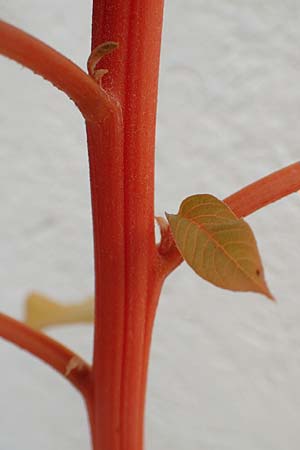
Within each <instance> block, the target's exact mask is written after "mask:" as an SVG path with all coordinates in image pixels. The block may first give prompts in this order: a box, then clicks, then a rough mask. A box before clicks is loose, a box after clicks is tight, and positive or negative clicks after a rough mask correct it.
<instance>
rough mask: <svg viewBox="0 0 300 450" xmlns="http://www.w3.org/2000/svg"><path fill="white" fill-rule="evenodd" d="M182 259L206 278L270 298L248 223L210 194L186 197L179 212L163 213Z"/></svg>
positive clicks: (234, 288) (221, 284)
mask: <svg viewBox="0 0 300 450" xmlns="http://www.w3.org/2000/svg"><path fill="white" fill-rule="evenodd" d="M166 216H167V219H168V221H169V224H170V227H171V231H172V234H173V237H174V240H175V243H176V246H177V247H178V250H179V251H180V253H181V255H182V257H183V258H184V259H185V261H186V262H187V263H188V264H189V265H190V266H191V267H192V269H194V271H195V272H196V273H197V274H198V275H200V276H201V277H202V278H204V279H205V280H207V281H209V282H211V283H213V284H214V285H216V286H219V287H222V288H224V289H230V290H233V291H253V292H258V293H260V294H264V295H266V296H267V297H268V298H270V299H273V297H272V295H271V293H270V291H269V289H268V287H267V285H266V282H265V279H264V270H263V266H262V263H261V259H260V256H259V252H258V248H257V244H256V241H255V237H254V234H253V232H252V230H251V228H250V226H249V225H248V224H247V223H246V222H245V221H244V220H243V219H239V218H238V217H237V216H236V215H235V214H234V213H233V211H231V209H230V208H229V207H228V206H227V205H225V203H223V202H222V201H221V200H218V199H217V198H216V197H214V196H213V195H208V194H199V195H192V196H191V197H188V198H186V199H185V200H184V201H183V202H182V203H181V205H180V209H179V212H178V214H166Z"/></svg>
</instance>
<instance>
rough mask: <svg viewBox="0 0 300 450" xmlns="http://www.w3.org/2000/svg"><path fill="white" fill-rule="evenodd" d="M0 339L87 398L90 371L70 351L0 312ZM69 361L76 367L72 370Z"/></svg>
mask: <svg viewBox="0 0 300 450" xmlns="http://www.w3.org/2000/svg"><path fill="white" fill-rule="evenodd" d="M0 336H1V337H2V338H4V339H6V340H7V341H9V342H12V343H13V344H16V345H18V346H19V347H21V348H22V349H24V350H27V351H28V352H30V353H31V354H32V355H34V356H36V357H37V358H39V359H41V360H42V361H44V362H45V363H47V364H49V365H50V366H51V367H52V368H53V369H55V370H56V371H57V372H59V373H60V374H61V375H62V376H63V377H64V378H66V379H67V380H68V381H70V383H72V384H73V386H75V387H76V389H78V390H79V392H81V394H82V395H83V396H84V398H85V399H86V400H88V399H89V397H90V395H91V391H90V388H91V386H90V377H91V368H90V366H89V365H88V364H87V363H86V362H84V361H83V360H81V358H79V356H77V355H76V354H75V353H73V352H72V351H71V350H69V349H68V348H66V347H64V346H63V345H62V344H60V343H58V342H57V341H55V340H54V339H51V338H50V337H48V336H46V335H45V334H43V333H40V332H39V331H36V330H33V329H32V328H30V327H28V326H27V325H25V324H23V323H22V322H19V321H18V320H15V319H13V318H11V317H9V316H7V315H6V314H3V313H0ZM70 361H78V362H79V363H80V364H79V365H78V367H75V366H74V368H73V369H72V367H73V365H72V362H71V365H70Z"/></svg>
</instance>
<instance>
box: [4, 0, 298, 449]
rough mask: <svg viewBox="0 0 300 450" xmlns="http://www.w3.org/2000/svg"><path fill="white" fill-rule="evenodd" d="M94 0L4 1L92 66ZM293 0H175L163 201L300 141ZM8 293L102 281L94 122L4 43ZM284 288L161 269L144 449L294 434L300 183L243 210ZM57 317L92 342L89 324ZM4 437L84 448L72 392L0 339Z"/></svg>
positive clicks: (35, 29) (22, 20)
mask: <svg viewBox="0 0 300 450" xmlns="http://www.w3.org/2000/svg"><path fill="white" fill-rule="evenodd" d="M90 12H91V2H90V1H86V0H76V2H74V1H71V0H65V1H61V0H52V1H51V2H50V1H48V0H43V1H38V0H13V1H7V0H0V15H1V17H2V18H4V19H6V20H8V21H9V22H11V23H13V24H15V25H17V26H20V27H22V28H24V29H25V30H26V31H29V32H31V33H32V34H34V35H35V36H37V37H39V38H40V39H43V40H45V41H46V42H47V43H49V44H50V45H52V46H53V47H56V48H57V49H59V50H60V51H61V52H62V53H64V54H66V55H67V56H69V57H70V58H72V59H74V60H75V62H76V63H78V64H79V65H81V66H82V67H84V66H85V62H86V59H87V55H88V53H89V35H90ZM299 22H300V2H299V1H296V0H285V1H279V0H266V1H262V0H261V1H259V0H241V1H238V2H237V1H234V0H224V1H218V0H210V1H205V0H184V1H183V0H172V1H171V0H169V1H167V4H166V8H165V26H164V35H163V47H162V63H161V75H160V97H159V112H158V129H157V159H156V212H157V214H159V215H162V214H163V212H164V211H165V210H167V211H170V212H175V211H177V209H178V206H179V204H180V202H181V200H182V199H183V198H185V197H186V196H188V195H191V194H194V193H206V192H208V193H212V194H215V195H217V196H219V197H220V198H223V197H225V196H227V195H229V194H230V193H232V192H234V191H235V190H237V189H238V188H240V187H242V186H243V185H245V184H247V183H249V182H251V181H254V180H255V179H256V178H259V177H261V176H263V175H265V174H267V173H269V172H271V171H273V170H276V169H278V168H280V167H283V166H285V165H287V164H289V163H291V162H294V161H297V160H298V159H299V156H300V132H299V129H300V127H299V117H300V88H299V86H300V76H299V74H300V53H299V46H300V27H299ZM0 67H1V69H0V78H1V82H0V205H1V219H0V286H1V295H0V310H1V311H3V312H6V313H9V314H11V315H13V316H15V317H18V318H22V305H23V300H24V298H25V296H26V295H27V293H28V292H30V291H31V290H32V289H35V290H39V291H41V292H43V293H45V294H48V295H50V296H53V297H56V298H58V299H61V300H62V301H65V302H70V301H72V300H80V299H81V298H84V297H85V296H87V295H89V294H90V293H91V292H92V290H93V263H92V238H91V211H90V202H89V183H88V166H87V152H86V144H85V131H84V126H83V122H82V120H81V117H80V115H79V113H78V112H77V111H76V109H75V107H74V106H73V105H72V104H71V103H70V102H69V101H68V99H67V98H65V97H64V96H63V95H62V94H61V93H60V92H58V91H56V90H55V89H53V88H52V87H51V85H50V84H48V83H46V82H45V81H43V80H41V79H39V78H38V77H36V76H34V75H33V74H31V73H30V72H29V71H28V70H26V69H23V68H21V67H20V66H18V65H17V64H15V63H13V62H11V61H8V60H5V59H4V58H1V59H0ZM248 222H249V223H250V224H251V226H252V227H253V230H254V231H255V234H256V237H257V240H258V244H259V247H260V250H261V254H262V258H263V261H264V264H265V270H266V275H267V280H268V282H269V285H270V287H271V290H272V292H273V293H274V295H275V297H276V298H277V303H276V304H272V303H271V302H268V301H267V300H265V299H264V298H262V297H260V296H258V295H254V294H234V293H231V292H228V291H222V290H219V289H217V288H215V287H213V286H211V285H209V284H208V283H206V282H204V281H203V280H201V279H200V278H198V277H197V276H196V275H195V274H194V273H193V272H192V271H191V270H189V269H188V268H187V267H186V266H185V265H182V266H181V267H180V268H179V269H178V270H177V271H176V272H175V273H174V274H173V275H172V276H171V277H170V278H169V279H168V281H167V283H166V284H165V287H164V290H163V294H162V297H161V302H160V306H159V311H158V316H157V321H156V326H155V333H154V338H153V349H152V358H151V366H150V378H149V395H148V408H147V449H148V450H240V449H242V450H299V448H300V431H299V420H300V383H299V380H300V277H299V274H298V269H299V265H300V254H299V248H300V226H299V225H300V197H299V196H297V195H294V196H290V197H289V198H287V199H284V200H282V201H280V202H278V203H276V204H274V205H272V206H269V207H268V208H266V209H264V210H262V211H260V212H257V213H256V214H254V215H253V216H251V217H249V218H248ZM49 333H50V335H52V336H55V337H56V338H58V339H60V340H61V341H62V342H64V343H65V344H67V345H69V346H70V347H72V348H74V349H75V350H76V351H77V352H79V353H81V354H83V355H84V356H85V357H86V358H88V359H90V358H91V344H92V328H91V327H90V326H70V327H66V328H57V329H53V330H50V331H49ZM0 367H1V370H0V450H19V449H22V450H40V449H43V450H54V449H60V450H76V449H78V450H83V449H88V439H89V437H88V427H87V420H86V416H85V412H84V409H83V405H82V402H81V400H80V398H79V396H78V395H77V394H76V393H75V392H74V391H73V390H72V388H70V387H69V386H68V384H67V383H66V382H65V381H64V380H62V379H61V378H60V377H59V376H58V375H57V374H55V373H54V372H52V371H51V370H50V369H49V368H48V367H46V366H44V365H43V364H41V363H40V362H39V361H37V360H35V359H33V358H31V357H30V356H28V355H27V354H25V353H23V352H21V351H20V350H19V349H16V348H14V347H13V346H11V345H10V344H8V343H6V342H3V341H1V342H0Z"/></svg>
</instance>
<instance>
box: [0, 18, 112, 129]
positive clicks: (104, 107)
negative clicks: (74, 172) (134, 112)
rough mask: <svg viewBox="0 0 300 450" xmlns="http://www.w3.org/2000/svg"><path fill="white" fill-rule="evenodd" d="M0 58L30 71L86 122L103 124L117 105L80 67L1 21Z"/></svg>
mask: <svg viewBox="0 0 300 450" xmlns="http://www.w3.org/2000/svg"><path fill="white" fill-rule="evenodd" d="M0 54H2V55H4V56H7V57H8V58H10V59H13V60H15V61H17V62H18V63H20V64H22V65H23V66H26V67H28V68H29V69H31V70H32V71H33V72H35V73H37V74H38V75H41V76H42V77H43V78H45V79H46V80H48V81H50V82H51V83H52V84H53V85H54V86H56V87H57V88H58V89H60V90H61V91H64V92H65V93H66V94H67V95H68V97H70V99H71V100H73V101H74V102H75V104H76V106H77V107H78V109H79V110H80V111H81V113H82V115H83V116H84V118H85V119H86V120H88V121H91V122H100V121H103V120H104V119H105V118H106V117H108V116H110V115H111V114H113V113H115V109H116V108H117V105H116V104H115V103H114V102H113V101H112V100H111V98H110V97H109V96H108V95H107V94H106V93H105V92H104V90H103V89H101V88H100V87H99V85H98V84H97V83H96V82H95V80H94V79H93V78H91V77H90V76H89V75H87V74H86V73H85V72H84V71H83V70H82V69H81V68H80V67H78V66H77V65H76V64H74V63H73V62H72V61H70V60H69V59H68V58H66V57H65V56H63V55H62V54H60V53H58V52H57V51H56V50H54V49H53V48H51V47H49V46H48V45H46V44H44V43H43V42H41V41H40V40H38V39H36V38H34V37H33V36H30V35H29V34H27V33H25V32H24V31H22V30H20V29H18V28H16V27H14V26H12V25H10V24H8V23H6V22H3V21H1V20H0Z"/></svg>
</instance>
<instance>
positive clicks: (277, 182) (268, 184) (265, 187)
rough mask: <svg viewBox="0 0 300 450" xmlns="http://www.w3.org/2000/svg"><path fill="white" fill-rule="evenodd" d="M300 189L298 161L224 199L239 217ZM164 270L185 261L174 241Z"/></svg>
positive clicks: (169, 269) (164, 259)
mask: <svg viewBox="0 0 300 450" xmlns="http://www.w3.org/2000/svg"><path fill="white" fill-rule="evenodd" d="M299 190H300V163H299V162H296V163H294V164H291V165H289V166H287V167H284V168H283V169H280V170H277V171H276V172H273V173H271V174H270V175H267V176H266V177H263V178H261V179H260V180H257V181H255V182H254V183H251V184H249V185H248V186H246V187H244V188H243V189H241V190H240V191H238V192H236V193H235V194H232V195H230V196H229V197H227V198H225V199H224V203H226V204H227V205H228V206H229V207H230V208H231V209H232V211H233V212H234V213H235V214H236V215H237V216H238V217H246V216H248V215H250V214H252V213H253V212H255V211H257V210H259V209H261V208H263V207H264V206H267V205H269V204H270V203H273V202H276V201H277V200H280V199H281V198H283V197H286V196H287V195H289V194H292V193H293V192H297V191H299ZM161 260H162V262H161V264H162V271H163V272H165V274H166V275H168V274H169V273H171V272H172V271H173V270H174V269H175V268H176V267H178V266H179V264H180V263H181V262H182V261H183V259H182V256H181V254H180V253H179V251H178V250H177V247H176V245H175V243H174V241H173V244H172V245H171V246H170V248H169V251H168V252H167V253H166V254H164V255H161Z"/></svg>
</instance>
